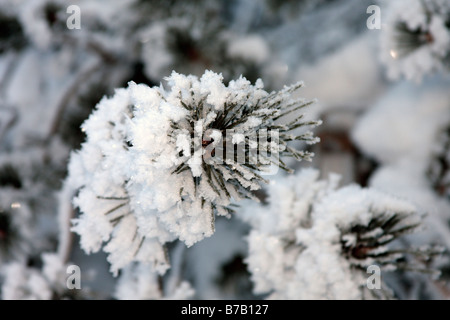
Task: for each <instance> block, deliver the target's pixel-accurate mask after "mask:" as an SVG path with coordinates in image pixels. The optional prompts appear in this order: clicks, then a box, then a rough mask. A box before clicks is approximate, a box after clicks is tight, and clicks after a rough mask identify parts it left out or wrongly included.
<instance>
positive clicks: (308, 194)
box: [244, 169, 440, 300]
mask: <svg viewBox="0 0 450 320" xmlns="http://www.w3.org/2000/svg"><path fill="white" fill-rule="evenodd" d="M318 177H319V171H317V170H313V169H306V170H302V171H300V172H299V173H298V174H296V175H295V176H290V177H288V178H286V179H282V180H278V181H276V182H275V183H273V184H271V185H270V186H269V188H268V190H267V191H268V194H269V198H268V201H269V203H268V204H267V205H265V206H261V207H260V208H259V209H256V210H255V209H254V208H248V210H246V212H245V213H244V216H245V219H246V220H248V221H249V222H250V223H251V225H252V226H253V230H252V231H251V232H250V235H249V237H248V242H249V255H248V258H247V263H248V266H249V271H250V272H251V274H252V280H253V282H254V291H255V293H258V294H268V298H269V299H333V300H334V299H361V298H371V297H374V298H390V297H391V294H390V291H389V290H388V289H389V288H387V287H386V286H385V284H384V283H383V284H382V283H381V281H382V279H379V280H380V282H379V284H380V287H378V288H376V289H378V290H368V289H370V288H368V286H367V280H368V278H369V276H370V274H371V273H367V270H369V269H367V268H369V267H371V266H375V267H376V268H379V270H383V271H389V270H390V271H392V270H414V271H429V270H422V269H420V263H419V261H426V260H427V259H429V258H430V256H433V255H435V254H437V253H439V252H440V250H439V249H436V248H429V247H423V248H414V247H410V246H409V245H406V246H397V247H396V246H393V245H392V243H391V242H393V241H394V240H396V239H398V238H399V237H401V236H402V235H405V234H407V233H410V232H413V231H414V230H416V229H417V227H418V226H419V225H420V222H421V216H420V214H419V213H418V211H417V209H416V208H415V207H414V206H413V205H412V204H410V203H408V202H407V201H404V200H402V199H399V198H395V197H393V196H390V195H387V194H384V193H381V192H378V191H376V190H373V189H364V188H361V187H359V186H358V185H349V186H346V187H343V188H340V189H337V182H338V179H337V177H336V176H332V177H330V179H329V180H318ZM409 255H412V256H413V257H414V258H411V257H410V256H409ZM369 271H370V270H369ZM371 284H373V283H371ZM369 292H370V293H369Z"/></svg>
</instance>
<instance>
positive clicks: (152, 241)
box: [66, 71, 320, 274]
mask: <svg viewBox="0 0 450 320" xmlns="http://www.w3.org/2000/svg"><path fill="white" fill-rule="evenodd" d="M166 80H167V81H168V84H169V89H168V90H167V89H165V88H164V87H162V86H161V87H153V88H150V87H148V86H146V85H143V84H135V83H130V84H129V87H128V88H126V89H118V90H117V91H116V93H115V95H114V96H113V97H111V98H104V99H103V100H102V101H101V102H100V103H99V104H98V106H97V108H96V110H95V111H94V112H93V114H92V115H91V116H90V117H89V119H88V120H87V121H86V122H85V123H84V124H83V126H82V128H83V131H85V133H86V135H87V141H86V142H85V143H84V144H83V145H82V148H81V150H80V151H79V152H75V153H73V154H72V157H71V160H70V164H69V177H68V179H67V181H66V183H67V184H68V186H69V187H71V188H72V189H73V190H77V195H76V197H75V199H74V204H75V206H76V207H77V208H79V210H80V211H81V213H82V214H81V216H80V217H79V218H78V219H76V220H75V224H74V227H73V231H75V232H77V233H78V234H79V235H80V236H81V246H82V248H83V249H84V250H85V251H86V252H96V251H98V250H100V249H101V247H102V246H103V243H106V245H105V246H104V251H106V252H107V253H109V256H108V260H109V262H110V263H111V271H112V272H113V273H115V274H117V272H118V270H119V269H121V268H123V267H125V266H126V265H128V264H129V263H130V262H131V261H140V262H146V263H150V264H151V265H153V266H154V270H156V271H158V272H160V273H161V274H162V273H164V272H165V271H166V270H167V268H168V267H169V262H168V261H167V254H166V252H165V249H164V244H165V243H167V242H170V241H173V240H175V239H180V240H182V241H184V242H185V243H186V245H188V246H191V245H193V244H194V243H196V242H197V241H200V240H202V239H203V238H204V237H209V236H211V235H212V234H213V233H214V220H215V216H216V215H218V216H227V215H229V214H230V213H232V212H233V209H232V205H233V203H232V202H233V201H238V200H240V199H244V198H251V199H255V197H254V196H253V191H255V190H258V189H259V188H260V187H261V185H262V184H263V183H265V182H266V179H264V178H263V177H262V175H263V174H264V173H265V171H267V170H270V169H271V168H272V169H273V168H274V167H275V168H278V167H281V168H283V169H285V170H287V171H290V169H289V168H288V167H287V166H286V165H285V164H284V162H283V160H282V157H283V156H288V157H293V158H295V159H296V160H302V159H306V160H309V159H310V158H311V156H312V154H311V153H309V152H308V151H303V150H296V149H294V148H293V147H292V146H290V145H288V143H290V141H294V140H301V141H304V142H306V143H309V144H313V143H316V142H317V141H318V139H317V138H315V137H314V136H313V134H312V133H311V132H309V131H305V130H303V131H302V132H299V131H298V130H297V129H298V128H302V127H304V128H311V127H314V126H316V125H318V124H319V123H320V122H319V121H305V120H303V116H302V114H301V113H300V112H301V111H302V109H303V108H305V107H307V106H309V105H311V104H312V103H313V102H314V101H307V100H303V99H293V98H291V94H292V93H293V92H294V91H296V90H297V89H299V88H300V87H301V86H302V84H301V83H298V84H295V85H293V86H290V87H285V88H284V89H283V90H281V91H278V92H271V93H268V92H266V91H264V89H263V83H262V81H261V80H258V81H257V82H256V84H255V85H252V84H251V83H250V82H249V81H248V80H246V79H245V78H242V77H241V78H239V79H237V80H235V81H231V82H230V83H229V84H228V86H225V85H224V83H223V78H222V76H221V75H219V74H216V73H214V72H211V71H206V72H205V73H204V75H203V76H202V77H201V78H200V79H199V78H197V77H195V76H191V75H189V76H184V75H181V74H178V73H175V72H173V73H172V75H171V76H170V77H168V78H167V79H166Z"/></svg>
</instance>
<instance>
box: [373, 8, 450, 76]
mask: <svg viewBox="0 0 450 320" xmlns="http://www.w3.org/2000/svg"><path fill="white" fill-rule="evenodd" d="M423 4H425V7H424V6H423ZM386 5H387V9H386V10H385V11H384V12H387V13H389V14H388V15H387V16H386V21H387V22H386V25H383V33H382V38H381V60H382V62H383V63H384V64H385V65H386V66H387V72H388V76H389V77H390V78H391V79H399V78H400V77H402V76H404V77H405V78H406V79H408V80H414V81H420V80H421V79H422V78H423V77H424V76H425V75H427V74H430V73H432V72H436V71H441V70H443V69H444V68H445V65H444V63H443V60H444V59H448V54H449V51H450V28H448V27H446V23H448V21H449V13H450V4H449V3H448V2H447V1H438V0H432V1H421V0H399V1H389V2H386ZM427 12H429V14H427ZM398 23H403V24H404V25H405V26H406V27H407V28H408V30H410V31H411V32H415V31H417V30H420V33H421V34H420V35H419V36H417V37H418V38H417V39H416V40H414V41H419V42H420V43H421V45H419V46H418V47H416V48H415V47H413V48H412V49H411V48H405V47H403V45H404V44H405V43H406V44H408V43H409V41H410V39H408V35H405V34H403V33H399V32H398V29H397V27H398ZM403 50H406V52H403Z"/></svg>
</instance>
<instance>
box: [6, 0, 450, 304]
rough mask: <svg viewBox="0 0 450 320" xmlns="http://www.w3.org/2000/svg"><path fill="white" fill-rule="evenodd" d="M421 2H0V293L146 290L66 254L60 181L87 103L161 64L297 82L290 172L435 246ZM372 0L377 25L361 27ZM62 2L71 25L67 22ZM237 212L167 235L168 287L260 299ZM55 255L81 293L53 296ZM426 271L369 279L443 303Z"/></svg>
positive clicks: (449, 24)
mask: <svg viewBox="0 0 450 320" xmlns="http://www.w3.org/2000/svg"><path fill="white" fill-rule="evenodd" d="M424 2H426V3H428V6H427V7H426V8H424V7H423V6H422V5H421V3H422V1H409V0H407V1H404V0H398V1H375V0H315V1H313V0H285V1H275V0H231V1H226V0H222V1H221V0H213V1H211V0H209V1H206V0H195V1H182V0H180V1H178V0H164V1H163V0H108V1H106V0H94V1H87V0H79V1H64V0H0V273H1V275H2V276H1V278H0V288H1V289H0V290H1V291H0V293H1V294H2V295H3V297H4V298H41V299H59V298H81V299H109V298H158V296H151V295H148V294H147V292H146V291H145V290H148V288H139V285H138V284H135V287H133V288H134V290H132V289H130V288H124V287H122V288H121V289H120V290H119V289H117V287H118V284H117V283H118V280H117V278H114V277H113V276H112V274H111V273H110V272H109V264H108V262H107V260H106V255H105V254H104V253H96V254H91V255H86V254H85V253H84V252H83V251H82V250H81V249H80V246H79V239H78V237H77V236H76V235H75V234H73V233H71V232H70V231H69V229H70V226H71V224H70V219H71V218H74V217H76V216H77V215H78V214H79V213H78V212H76V211H75V210H73V209H72V207H71V204H70V198H69V199H68V197H67V195H66V194H64V193H63V192H61V188H62V185H63V181H64V179H65V177H66V175H67V163H68V159H69V155H70V152H71V151H73V150H76V149H79V148H80V145H81V143H82V142H83V140H84V138H85V136H84V133H83V132H82V131H81V130H80V125H81V124H82V123H83V121H84V120H85V119H86V118H87V117H88V116H89V114H90V113H91V111H92V110H93V108H94V107H95V105H96V104H97V103H98V102H99V101H100V99H101V98H102V97H103V96H105V95H111V94H112V93H113V91H114V88H119V87H125V86H126V85H127V83H128V82H129V81H131V80H132V81H135V82H136V83H145V84H148V85H149V86H154V85H159V84H160V83H164V78H165V77H167V76H169V75H170V73H171V71H172V70H176V71H177V72H180V73H184V74H194V75H198V76H200V75H201V74H203V72H204V70H205V69H209V70H213V71H215V72H217V73H222V75H223V76H224V79H225V81H226V82H228V81H229V80H231V79H235V78H238V77H239V76H240V75H243V76H245V77H246V78H247V79H249V80H250V81H252V83H253V82H254V81H256V79H258V78H261V79H262V80H263V82H264V85H265V88H266V90H268V91H271V90H279V89H280V88H282V87H283V86H284V85H289V84H291V83H294V82H297V81H300V80H303V81H304V82H305V83H306V87H305V88H302V89H301V90H300V91H299V93H298V94H299V95H300V96H303V97H305V98H310V99H312V98H317V99H318V101H319V102H318V104H317V105H316V106H314V107H313V108H312V109H311V112H312V113H313V114H311V115H310V116H311V117H312V118H320V119H322V120H323V122H324V124H323V125H322V126H320V127H319V128H318V129H317V130H316V133H317V135H318V136H319V137H320V138H321V142H320V143H319V144H317V145H315V146H313V147H311V151H313V152H314V153H315V154H316V156H315V157H314V159H313V161H312V163H303V162H302V163H300V165H298V164H296V166H297V167H296V169H299V170H300V168H302V167H313V168H317V169H318V170H319V172H320V176H321V178H323V179H326V178H327V177H328V175H329V174H330V173H337V174H340V175H341V180H340V185H348V184H351V183H356V184H358V185H360V186H362V187H368V186H370V187H373V188H375V189H377V190H380V191H384V192H386V193H388V194H391V195H393V196H397V197H400V198H402V199H407V200H409V201H411V202H412V203H413V204H414V205H416V206H417V207H418V208H419V210H420V211H421V212H426V213H427V216H426V218H425V220H424V223H423V226H424V228H423V230H422V231H421V232H419V233H417V234H414V235H410V236H408V238H406V239H405V240H404V241H406V242H408V243H411V244H417V245H423V244H427V245H441V246H443V247H445V248H450V171H449V165H450V136H449V135H450V91H449V88H450V78H449V77H448V70H449V66H450V5H449V4H448V1H445V0H441V1H439V0H434V1H424ZM374 4H375V5H378V6H379V8H380V9H381V11H380V16H379V17H380V19H381V21H380V22H381V28H380V29H369V28H368V27H367V20H368V19H369V18H370V17H371V15H372V12H371V13H367V12H366V11H367V8H368V7H369V6H370V5H374ZM70 5H77V6H78V7H79V8H80V27H81V29H76V28H75V29H69V28H68V26H67V20H68V18H69V17H71V16H72V14H73V12H69V13H68V12H67V11H66V10H67V8H68V7H69V6H70ZM292 165H294V164H292ZM280 175H283V173H281V172H280ZM262 197H263V196H262ZM245 210H246V211H248V210H254V207H252V205H248V206H247V207H246V208H245ZM255 210H256V209H255ZM238 215H239V214H237V216H233V217H232V218H231V219H225V218H223V219H217V221H216V233H215V234H214V235H213V236H212V237H210V238H207V239H205V240H203V241H202V242H200V243H198V244H196V245H194V246H193V247H191V248H188V249H186V248H185V246H184V244H182V243H179V242H175V243H173V245H171V246H170V247H169V248H168V249H169V250H168V252H169V253H170V260H171V262H172V269H171V270H170V273H169V277H170V279H172V280H170V281H180V279H182V280H183V281H188V282H189V283H190V286H191V287H192V289H193V290H194V291H195V293H194V294H193V296H192V297H194V298H197V299H230V298H237V299H249V298H263V297H264V295H261V294H255V293H254V291H253V290H252V288H253V285H252V282H251V278H250V274H249V271H248V269H247V262H248V261H247V260H246V257H247V256H248V243H247V242H246V237H247V236H248V234H249V229H250V227H249V225H248V224H247V223H246V222H243V220H242V219H240V218H239V217H238ZM244 220H245V219H244ZM69 262H70V263H69ZM67 263H69V264H76V265H79V266H80V268H81V270H82V290H75V291H73V290H72V291H70V290H66V288H65V278H66V277H67V273H66V268H65V266H64V265H65V264H67ZM433 267H434V268H437V269H438V270H440V271H441V273H442V274H441V277H440V278H439V279H434V278H430V277H427V276H426V275H423V274H421V273H399V272H392V274H389V275H386V277H385V281H387V282H389V284H390V287H391V288H392V289H393V291H394V296H395V297H397V298H400V299H448V298H450V284H449V283H448V281H449V279H450V261H449V260H448V259H447V258H446V256H445V255H444V256H443V257H441V258H440V259H439V260H438V261H434V262H433ZM129 272H131V274H125V273H124V274H122V275H121V277H119V279H120V280H119V282H120V281H122V282H125V281H128V282H130V281H132V280H130V278H133V274H132V271H129ZM141 280H142V279H141ZM135 281H136V282H138V280H135ZM149 281H150V280H149ZM161 281H162V280H161ZM170 281H169V280H167V281H166V282H168V284H166V285H167V287H170ZM119 287H120V284H119ZM127 290H128V291H127ZM171 297H177V295H176V292H175V293H173V294H171ZM180 297H183V296H180Z"/></svg>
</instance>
